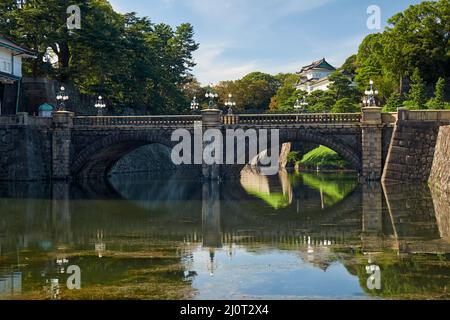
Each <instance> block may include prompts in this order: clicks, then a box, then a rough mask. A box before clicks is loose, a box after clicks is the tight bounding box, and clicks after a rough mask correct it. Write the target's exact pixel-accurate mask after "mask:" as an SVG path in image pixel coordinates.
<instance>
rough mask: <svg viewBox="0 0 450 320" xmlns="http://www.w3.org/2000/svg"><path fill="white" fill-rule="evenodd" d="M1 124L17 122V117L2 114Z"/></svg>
mask: <svg viewBox="0 0 450 320" xmlns="http://www.w3.org/2000/svg"><path fill="white" fill-rule="evenodd" d="M0 124H7V125H11V124H17V117H16V116H1V117H0Z"/></svg>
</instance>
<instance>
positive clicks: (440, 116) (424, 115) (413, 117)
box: [398, 109, 450, 121]
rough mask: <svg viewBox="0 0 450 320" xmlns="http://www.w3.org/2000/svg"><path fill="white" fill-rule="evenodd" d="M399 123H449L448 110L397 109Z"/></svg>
mask: <svg viewBox="0 0 450 320" xmlns="http://www.w3.org/2000/svg"><path fill="white" fill-rule="evenodd" d="M398 112H399V119H400V120H401V121H450V110H407V109H399V111H398Z"/></svg>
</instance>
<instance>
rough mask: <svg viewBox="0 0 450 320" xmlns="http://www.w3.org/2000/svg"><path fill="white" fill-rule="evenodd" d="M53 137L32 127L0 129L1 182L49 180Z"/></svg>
mask: <svg viewBox="0 0 450 320" xmlns="http://www.w3.org/2000/svg"><path fill="white" fill-rule="evenodd" d="M48 141H49V133H48V132H47V131H45V130H44V131H43V130H39V129H38V128H35V127H31V126H1V127H0V180H17V181H29V180H42V179H48V178H49V173H50V165H51V159H50V155H51V150H50V149H49V148H50V146H49V144H48Z"/></svg>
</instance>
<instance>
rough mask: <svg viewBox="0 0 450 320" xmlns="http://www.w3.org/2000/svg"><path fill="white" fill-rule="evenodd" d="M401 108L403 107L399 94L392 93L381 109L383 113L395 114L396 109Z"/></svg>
mask: <svg viewBox="0 0 450 320" xmlns="http://www.w3.org/2000/svg"><path fill="white" fill-rule="evenodd" d="M401 107H403V100H402V98H401V96H400V93H398V92H393V93H392V94H391V96H390V97H389V98H388V99H387V101H386V104H385V106H384V107H383V112H397V110H398V108H401Z"/></svg>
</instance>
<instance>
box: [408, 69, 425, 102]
mask: <svg viewBox="0 0 450 320" xmlns="http://www.w3.org/2000/svg"><path fill="white" fill-rule="evenodd" d="M426 102H427V97H426V94H425V85H424V82H423V80H422V77H421V75H420V71H419V69H415V70H414V73H413V75H412V76H411V89H410V90H409V93H408V100H407V101H405V103H404V105H405V107H407V108H409V109H421V108H423V107H424V106H425V103H426Z"/></svg>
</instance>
